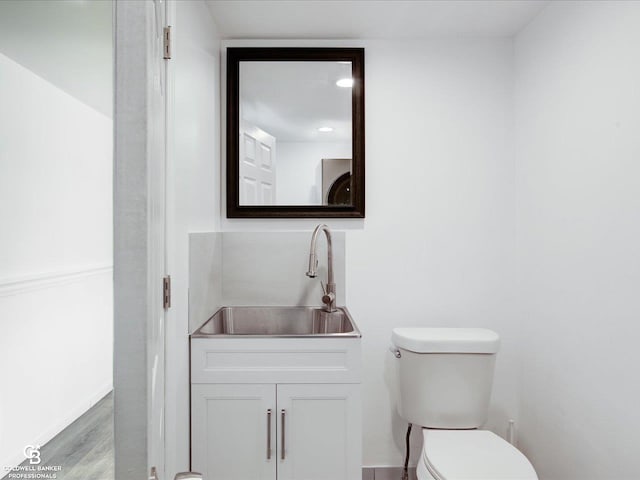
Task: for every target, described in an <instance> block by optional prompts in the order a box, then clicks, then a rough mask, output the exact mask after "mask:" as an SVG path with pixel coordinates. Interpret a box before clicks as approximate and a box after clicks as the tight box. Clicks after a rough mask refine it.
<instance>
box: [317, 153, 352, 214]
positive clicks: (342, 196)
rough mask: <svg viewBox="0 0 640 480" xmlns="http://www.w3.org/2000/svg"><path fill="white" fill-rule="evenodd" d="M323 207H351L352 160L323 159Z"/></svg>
mask: <svg viewBox="0 0 640 480" xmlns="http://www.w3.org/2000/svg"><path fill="white" fill-rule="evenodd" d="M322 203H323V205H351V204H352V199H351V159H350V158H323V159H322Z"/></svg>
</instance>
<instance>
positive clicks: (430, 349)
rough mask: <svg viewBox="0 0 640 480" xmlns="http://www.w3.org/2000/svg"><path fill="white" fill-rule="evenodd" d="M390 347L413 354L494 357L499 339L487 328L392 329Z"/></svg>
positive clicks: (498, 345)
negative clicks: (472, 354) (391, 345)
mask: <svg viewBox="0 0 640 480" xmlns="http://www.w3.org/2000/svg"><path fill="white" fill-rule="evenodd" d="M391 339H392V341H393V344H394V345H395V346H396V347H398V348H403V349H405V350H409V351H411V352H416V353H496V352H497V351H498V348H499V347H500V337H499V336H498V334H497V333H496V332H494V331H492V330H487V329H486V328H427V327H407V328H394V329H393V334H392V336H391Z"/></svg>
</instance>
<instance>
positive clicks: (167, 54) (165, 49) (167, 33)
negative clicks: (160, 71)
mask: <svg viewBox="0 0 640 480" xmlns="http://www.w3.org/2000/svg"><path fill="white" fill-rule="evenodd" d="M162 54H163V55H162V57H163V58H164V59H165V60H169V59H170V58H171V27H164V31H163V33H162Z"/></svg>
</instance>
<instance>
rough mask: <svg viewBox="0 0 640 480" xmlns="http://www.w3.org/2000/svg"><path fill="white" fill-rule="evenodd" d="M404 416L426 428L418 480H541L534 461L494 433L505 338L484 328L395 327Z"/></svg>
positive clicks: (394, 340)
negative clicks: (492, 405)
mask: <svg viewBox="0 0 640 480" xmlns="http://www.w3.org/2000/svg"><path fill="white" fill-rule="evenodd" d="M392 341H393V345H394V347H393V349H394V353H395V356H396V357H397V360H396V361H397V362H398V363H397V364H398V379H399V392H398V413H399V414H400V416H401V417H402V418H404V419H405V420H407V422H409V423H411V424H413V425H420V426H422V427H423V429H422V435H423V440H424V441H423V448H422V452H421V454H420V459H419V460H418V470H417V474H418V479H419V480H502V479H504V480H507V479H508V480H537V479H538V476H537V475H536V472H535V470H534V469H533V466H532V465H531V463H529V460H527V458H526V457H525V456H524V455H523V454H522V453H521V452H520V451H519V450H518V449H517V448H515V447H514V446H513V445H511V444H510V443H508V442H507V441H505V440H503V439H502V438H500V437H499V436H498V435H496V434H494V433H492V432H489V431H487V430H478V428H479V427H480V426H481V425H482V424H484V422H485V421H486V419H487V413H488V409H489V399H490V397H491V385H492V383H493V368H494V365H495V357H496V353H497V352H498V347H499V345H500V338H499V337H498V334H497V333H495V332H492V331H491V330H485V329H481V328H395V329H394V330H393V335H392Z"/></svg>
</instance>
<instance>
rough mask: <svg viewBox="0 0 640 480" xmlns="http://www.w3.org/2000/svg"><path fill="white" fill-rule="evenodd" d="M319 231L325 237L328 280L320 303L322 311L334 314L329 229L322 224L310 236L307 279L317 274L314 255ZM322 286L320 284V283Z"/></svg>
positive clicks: (316, 259)
mask: <svg viewBox="0 0 640 480" xmlns="http://www.w3.org/2000/svg"><path fill="white" fill-rule="evenodd" d="M320 231H323V232H324V234H325V235H326V236H327V253H328V262H327V263H328V266H327V270H328V275H327V276H328V278H327V286H326V288H325V287H324V286H322V291H323V295H322V303H324V311H325V312H335V311H336V310H337V308H336V284H335V283H334V281H333V251H332V245H331V230H329V227H328V226H326V225H324V224H322V225H318V226H317V227H316V229H315V230H314V231H313V235H312V236H311V248H310V250H309V271H308V272H307V277H310V278H315V277H316V276H317V275H318V273H317V272H316V269H317V268H318V256H317V255H316V243H317V241H318V234H319V233H320ZM320 285H322V282H320Z"/></svg>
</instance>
